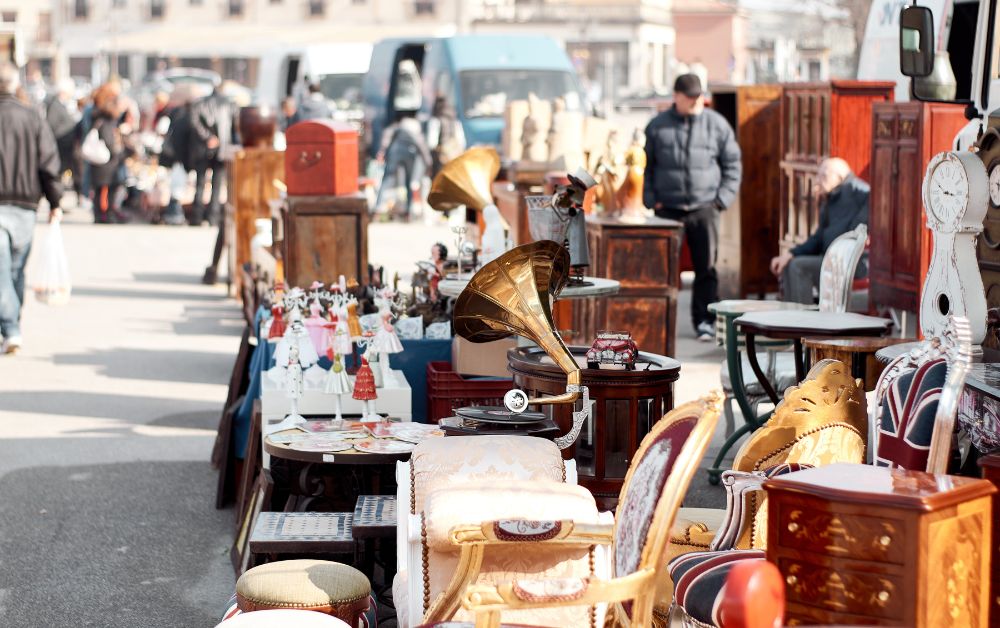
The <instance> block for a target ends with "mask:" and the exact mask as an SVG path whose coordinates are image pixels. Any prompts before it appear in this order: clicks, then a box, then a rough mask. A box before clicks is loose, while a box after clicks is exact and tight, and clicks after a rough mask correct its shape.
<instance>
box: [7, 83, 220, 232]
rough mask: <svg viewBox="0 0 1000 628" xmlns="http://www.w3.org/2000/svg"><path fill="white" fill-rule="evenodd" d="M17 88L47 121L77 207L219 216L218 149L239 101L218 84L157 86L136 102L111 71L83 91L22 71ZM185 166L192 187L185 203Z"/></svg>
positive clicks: (190, 217)
mask: <svg viewBox="0 0 1000 628" xmlns="http://www.w3.org/2000/svg"><path fill="white" fill-rule="evenodd" d="M17 97H18V99H20V100H21V101H22V102H23V103H25V104H27V105H29V106H32V107H34V108H36V109H37V110H38V112H39V113H40V114H41V116H42V117H43V119H44V120H45V121H46V122H47V123H48V126H49V128H50V129H51V130H52V134H53V136H54V137H55V139H56V144H57V147H58V151H59V159H60V162H61V168H62V171H63V177H64V181H65V183H67V185H68V186H71V187H72V189H73V190H74V192H75V193H76V198H77V202H76V207H78V208H81V209H83V210H85V211H86V210H91V209H92V210H93V213H94V222H96V223H102V224H104V223H118V222H127V221H132V220H142V221H148V222H163V223H167V224H184V223H188V224H192V225H200V224H203V223H204V222H206V221H207V222H208V223H209V224H212V225H216V224H218V223H219V222H220V221H221V214H222V210H221V201H222V193H223V190H224V187H225V162H224V155H225V154H226V151H227V149H228V147H229V146H230V145H232V144H233V143H234V142H235V141H236V137H235V133H236V124H235V116H236V111H237V107H236V105H235V104H234V103H232V102H231V101H230V100H229V99H228V98H227V97H226V96H225V95H224V94H223V92H222V90H221V88H220V86H216V88H215V89H214V90H213V91H212V92H211V93H210V94H205V93H204V90H203V89H200V88H199V87H196V86H195V85H191V84H185V83H179V84H178V85H176V86H175V87H174V88H173V89H172V90H171V91H169V92H167V91H158V92H156V93H155V94H154V95H153V99H152V103H151V105H150V106H148V107H146V108H145V110H143V109H142V108H141V107H140V104H139V103H138V102H137V101H136V99H135V98H134V97H133V96H131V95H130V94H128V93H127V92H126V89H125V85H124V84H123V83H122V81H120V80H117V79H112V80H109V81H107V82H106V83H104V84H102V85H99V86H98V87H97V88H95V89H93V90H92V91H90V92H89V93H86V94H82V95H81V94H79V93H78V88H77V85H76V83H75V82H74V81H73V80H71V79H64V80H61V81H59V82H57V83H56V84H55V85H54V86H53V87H52V88H48V87H47V86H46V85H45V83H44V82H43V81H41V80H37V81H35V80H32V78H31V77H30V76H29V77H28V79H27V80H26V81H25V83H24V84H23V85H22V86H21V87H20V88H19V90H18V94H17ZM189 173H194V178H195V184H194V195H193V199H191V201H192V202H191V203H190V204H188V206H187V208H186V211H185V207H184V206H183V205H182V201H183V200H186V199H189V198H191V194H190V182H189ZM206 184H208V185H209V186H210V191H207V190H206V189H205V188H206ZM206 192H207V195H208V197H209V202H208V204H207V206H206V204H205V202H204V198H205V195H206Z"/></svg>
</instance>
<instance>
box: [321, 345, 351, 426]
mask: <svg viewBox="0 0 1000 628" xmlns="http://www.w3.org/2000/svg"><path fill="white" fill-rule="evenodd" d="M323 390H324V391H325V392H326V393H327V394H329V395H334V408H335V416H334V418H335V419H337V420H338V421H339V420H341V419H343V418H344V417H343V415H342V414H341V411H342V405H341V400H340V398H341V395H345V394H347V393H349V392H351V380H350V378H349V377H347V369H346V368H345V367H344V361H343V358H341V356H340V354H339V353H338V354H334V356H333V365H332V366H330V370H329V371H327V374H326V385H325V386H324V387H323Z"/></svg>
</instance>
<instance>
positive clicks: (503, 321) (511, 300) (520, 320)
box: [454, 240, 590, 449]
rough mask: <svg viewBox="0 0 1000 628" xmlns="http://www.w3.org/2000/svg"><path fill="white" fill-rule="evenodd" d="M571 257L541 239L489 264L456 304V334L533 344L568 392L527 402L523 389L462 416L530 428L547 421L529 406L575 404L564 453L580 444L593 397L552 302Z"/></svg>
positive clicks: (564, 280)
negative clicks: (559, 327)
mask: <svg viewBox="0 0 1000 628" xmlns="http://www.w3.org/2000/svg"><path fill="white" fill-rule="evenodd" d="M569 272H570V257H569V253H568V252H567V251H566V248H565V247H563V246H562V245H561V244H559V243H557V242H553V241H552V240H540V241H538V242H532V243H530V244H525V245H522V246H519V247H516V248H514V249H511V250H510V251H507V252H506V253H504V254H503V255H501V256H500V257H499V258H497V259H495V260H494V261H492V262H490V263H488V264H485V265H484V266H483V267H482V268H481V269H480V270H479V272H477V273H476V274H475V276H474V277H473V278H472V279H471V280H470V281H469V284H468V286H466V288H465V290H463V291H462V293H461V294H460V295H459V297H458V300H457V301H456V303H455V315H454V322H455V333H457V334H458V335H460V336H461V337H463V338H465V339H466V340H469V341H470V342H490V341H493V340H500V339H501V338H506V337H508V336H511V335H518V336H521V337H523V338H527V339H529V340H532V341H534V342H535V343H536V344H538V346H539V347H541V348H542V349H543V350H544V351H545V353H546V354H547V355H548V356H549V357H550V358H552V360H553V361H554V362H555V363H556V365H557V366H559V368H561V369H562V370H563V372H565V373H566V392H565V393H563V394H561V395H557V396H553V397H541V398H536V399H528V396H527V395H526V394H525V393H524V391H521V390H512V391H510V392H509V393H507V395H506V396H505V397H504V404H505V406H506V407H503V408H501V407H475V408H460V409H459V410H457V411H456V414H457V415H458V417H459V418H461V419H463V420H465V421H466V422H468V423H471V424H473V425H475V424H487V425H518V426H524V425H530V424H532V423H540V422H542V421H545V420H546V419H545V415H544V414H542V413H540V412H539V413H527V412H525V410H526V409H527V407H528V406H529V405H541V404H564V403H575V402H576V401H577V399H580V398H582V399H583V409H582V410H580V411H575V412H573V425H572V428H571V429H570V431H569V432H568V433H566V434H564V435H562V436H560V437H558V438H556V439H555V443H556V445H558V446H559V448H560V449H565V448H567V447H569V446H570V445H572V444H573V442H574V441H576V438H577V436H579V434H580V428H581V427H582V425H583V422H584V420H586V418H587V416H589V414H590V394H589V392H588V390H587V387H586V386H583V385H581V375H580V367H579V366H578V365H577V363H576V360H575V359H574V358H573V355H572V354H571V353H570V351H569V349H568V348H567V347H566V345H565V343H563V340H562V338H560V337H559V334H558V333H557V332H556V330H555V325H554V324H553V321H552V310H551V299H554V298H555V297H556V296H558V294H559V292H560V291H562V289H563V288H564V287H565V286H566V283H567V280H568V277H569Z"/></svg>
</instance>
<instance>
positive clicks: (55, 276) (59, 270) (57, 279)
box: [35, 219, 72, 305]
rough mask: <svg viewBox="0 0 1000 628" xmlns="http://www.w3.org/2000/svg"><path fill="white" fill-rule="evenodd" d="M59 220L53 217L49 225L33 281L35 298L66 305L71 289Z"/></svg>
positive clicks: (53, 303)
mask: <svg viewBox="0 0 1000 628" xmlns="http://www.w3.org/2000/svg"><path fill="white" fill-rule="evenodd" d="M59 222H60V221H59V219H55V220H53V221H52V223H51V224H50V225H49V233H48V237H47V238H46V239H45V242H44V244H43V245H42V251H41V253H42V264H41V267H40V268H39V271H38V280H37V281H36V282H35V299H37V300H38V301H40V302H42V303H47V304H49V305H66V304H67V303H69V295H70V291H71V290H72V284H71V282H70V277H69V264H68V263H67V261H66V249H65V248H64V247H63V238H62V228H61V227H60V226H59Z"/></svg>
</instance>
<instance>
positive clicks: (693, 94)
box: [674, 74, 701, 98]
mask: <svg viewBox="0 0 1000 628" xmlns="http://www.w3.org/2000/svg"><path fill="white" fill-rule="evenodd" d="M674 92H676V93H680V94H684V95H685V96H687V97H688V98H697V97H698V96H701V79H700V78H698V75H697V74H681V75H680V76H678V77H677V80H676V81H674Z"/></svg>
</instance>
